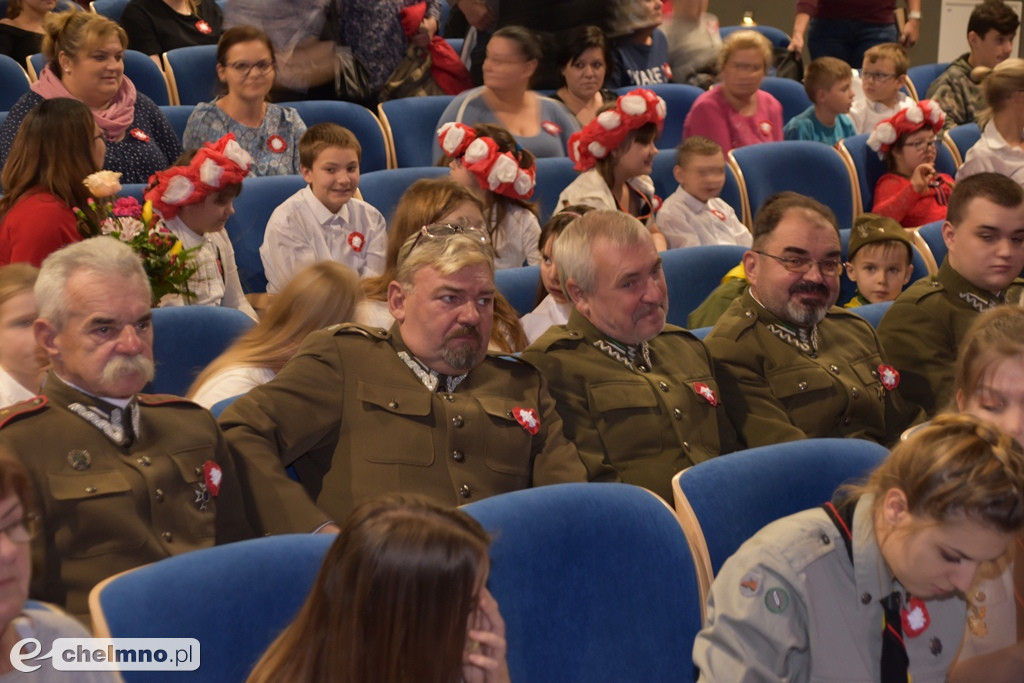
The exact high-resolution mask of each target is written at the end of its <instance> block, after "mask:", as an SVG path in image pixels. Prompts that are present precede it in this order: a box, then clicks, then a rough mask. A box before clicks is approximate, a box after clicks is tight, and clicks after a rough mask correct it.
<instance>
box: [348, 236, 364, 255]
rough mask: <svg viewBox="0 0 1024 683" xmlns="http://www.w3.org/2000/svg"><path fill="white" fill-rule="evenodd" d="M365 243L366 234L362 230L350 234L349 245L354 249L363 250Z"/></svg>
mask: <svg viewBox="0 0 1024 683" xmlns="http://www.w3.org/2000/svg"><path fill="white" fill-rule="evenodd" d="M365 244H366V235H364V234H363V233H361V232H354V233H352V234H351V235H349V236H348V246H350V247H352V251H356V252H359V251H362V250H363V246H364V245H365Z"/></svg>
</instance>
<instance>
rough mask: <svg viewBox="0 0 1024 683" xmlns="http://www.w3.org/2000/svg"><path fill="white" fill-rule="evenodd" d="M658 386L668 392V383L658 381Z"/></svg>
mask: <svg viewBox="0 0 1024 683" xmlns="http://www.w3.org/2000/svg"><path fill="white" fill-rule="evenodd" d="M658 388H659V389H661V390H662V391H664V392H666V393H667V392H668V385H667V384H665V383H664V382H658Z"/></svg>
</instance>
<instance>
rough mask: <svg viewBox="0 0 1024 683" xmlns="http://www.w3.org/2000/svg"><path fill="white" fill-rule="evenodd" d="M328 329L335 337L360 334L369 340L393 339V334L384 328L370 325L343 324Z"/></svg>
mask: <svg viewBox="0 0 1024 683" xmlns="http://www.w3.org/2000/svg"><path fill="white" fill-rule="evenodd" d="M327 329H328V330H330V332H331V333H332V334H333V335H334V336H335V337H338V336H341V335H343V334H359V335H362V336H364V337H367V338H369V339H381V340H383V339H390V338H391V332H389V331H388V330H385V329H384V328H383V327H372V326H370V325H360V324H359V323H341V324H339V325H331V326H330V327H328V328H327Z"/></svg>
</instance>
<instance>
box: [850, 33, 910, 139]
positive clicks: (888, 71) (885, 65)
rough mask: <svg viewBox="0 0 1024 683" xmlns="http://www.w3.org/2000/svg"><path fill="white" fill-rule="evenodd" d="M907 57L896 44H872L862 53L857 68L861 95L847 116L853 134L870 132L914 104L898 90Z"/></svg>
mask: <svg viewBox="0 0 1024 683" xmlns="http://www.w3.org/2000/svg"><path fill="white" fill-rule="evenodd" d="M908 68H910V58H909V57H907V51H906V50H904V49H903V47H902V46H900V44H899V43H882V44H881V45H875V46H874V47H873V48H871V49H869V50H868V51H867V52H865V53H864V62H863V64H862V66H861V70H860V83H861V88H862V89H863V94H862V95H858V96H857V97H856V98H855V99H854V100H853V106H852V107H850V119H852V120H853V127H854V128H856V129H857V133H858V134H859V133H870V132H871V131H873V130H874V129H875V126H877V125H878V124H879V123H881V122H882V121H884V120H885V119H887V118H889V117H891V116H892V115H893V114H895V113H896V112H898V111H899V110H900V109H906V108H907V107H909V106H910V105H912V104H913V103H914V98H912V97H911V96H910V95H908V94H907V93H905V92H903V91H902V90H900V88H902V87H903V86H904V85H906V83H907V69H908Z"/></svg>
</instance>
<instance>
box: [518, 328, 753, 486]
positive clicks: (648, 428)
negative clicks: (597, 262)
mask: <svg viewBox="0 0 1024 683" xmlns="http://www.w3.org/2000/svg"><path fill="white" fill-rule="evenodd" d="M647 347H648V352H649V360H650V363H649V364H648V363H647V360H646V359H643V358H640V357H638V358H637V359H636V361H635V362H629V361H628V359H626V358H625V357H624V354H622V353H621V352H618V357H616V356H615V355H614V354H616V351H617V350H616V348H615V347H614V345H612V344H611V343H610V342H609V341H608V339H607V337H606V336H605V335H603V334H602V333H601V332H599V331H598V330H597V328H595V327H594V326H593V325H591V324H590V322H589V321H588V320H587V319H586V318H584V317H583V316H582V315H581V314H580V313H579V311H576V310H575V309H574V310H573V311H572V313H570V315H569V322H568V324H566V325H558V326H555V327H551V328H550V329H548V331H547V332H546V333H545V334H544V335H543V336H541V338H540V339H538V340H537V341H536V342H534V343H533V344H532V345H531V346H530V347H529V348H528V349H526V350H525V351H524V352H523V359H524V360H526V361H527V362H529V363H531V364H532V365H534V366H535V367H537V368H538V369H539V370H540V371H541V373H543V375H544V377H545V379H547V381H548V387H549V388H550V390H551V395H552V396H554V397H555V402H556V405H557V407H558V413H559V415H561V416H562V420H563V422H564V428H565V435H566V437H567V438H568V439H569V440H570V441H572V442H573V443H574V444H576V448H577V449H578V450H579V452H580V457H581V458H583V462H584V463H585V464H586V466H587V472H588V475H589V477H590V480H591V481H608V480H612V481H614V480H615V479H616V478H617V477H620V478H621V479H622V481H624V482H626V483H629V484H636V485H638V486H644V487H646V488H648V489H650V490H651V491H654V492H655V493H657V494H658V495H660V496H661V497H662V498H664V499H665V500H667V501H671V500H672V476H673V475H674V474H675V473H676V472H678V471H679V470H681V469H684V468H686V467H689V466H691V465H694V464H696V463H698V462H701V461H702V460H707V459H708V458H711V457H713V456H716V455H718V454H719V453H721V452H723V440H724V442H725V449H726V450H733V449H734V448H735V446H736V444H735V434H734V433H733V431H732V426H731V425H730V424H729V420H728V418H727V417H726V415H725V413H724V412H723V410H722V407H721V403H720V401H719V389H718V383H717V382H716V381H715V377H714V375H713V374H712V372H711V359H710V358H709V357H708V353H707V350H706V349H705V348H704V345H703V344H701V343H700V340H698V339H697V338H696V337H694V336H693V335H691V334H690V333H689V332H687V331H686V330H684V329H682V328H680V327H675V326H673V325H668V326H666V327H665V330H664V331H663V332H662V333H661V334H659V335H658V336H657V337H655V338H654V339H652V340H651V341H650V342H648V344H647ZM702 390H703V391H704V393H699V392H701V391H702ZM708 392H710V393H708ZM716 406H717V407H716ZM722 431H724V432H725V433H724V436H723V434H722V433H721V432H722Z"/></svg>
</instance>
